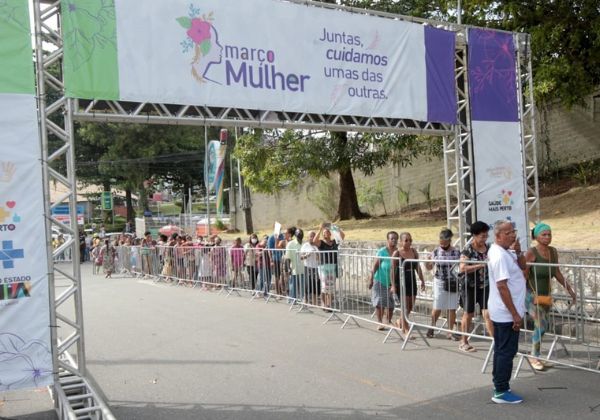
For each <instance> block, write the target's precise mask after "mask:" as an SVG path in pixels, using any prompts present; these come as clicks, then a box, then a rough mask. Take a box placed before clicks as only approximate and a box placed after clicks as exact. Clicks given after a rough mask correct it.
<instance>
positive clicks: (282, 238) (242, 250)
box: [80, 221, 576, 403]
mask: <svg viewBox="0 0 600 420" xmlns="http://www.w3.org/2000/svg"><path fill="white" fill-rule="evenodd" d="M490 228H491V227H490V226H489V225H488V224H486V223H484V222H480V221H478V222H475V223H473V224H472V225H471V226H470V234H471V238H470V240H469V241H468V243H467V245H466V246H465V247H464V249H463V250H462V251H459V250H458V249H457V248H455V247H454V246H453V245H452V238H453V233H452V231H450V230H449V229H443V230H442V231H441V232H440V234H439V245H438V246H436V247H435V248H434V249H433V251H431V252H430V253H429V254H428V255H426V256H425V257H423V256H422V255H420V254H419V253H418V252H417V250H416V249H415V248H414V247H413V246H412V236H411V234H410V233H409V232H401V233H400V234H398V233H397V232H395V231H390V232H388V234H387V237H386V239H387V241H386V245H385V246H384V247H382V248H381V249H379V250H378V251H377V254H376V257H375V259H374V264H373V267H372V269H371V270H370V275H369V276H368V278H367V279H365V280H366V281H367V287H368V289H369V290H370V291H371V300H372V305H373V307H375V314H376V318H377V321H378V329H380V330H384V329H387V328H389V327H388V326H386V323H387V324H389V325H390V326H394V327H396V328H398V329H399V330H400V331H401V332H402V335H403V336H405V335H406V334H407V333H408V332H409V326H410V324H409V322H408V319H407V317H408V316H409V315H410V313H411V312H412V310H413V307H414V305H415V302H416V298H417V296H418V294H419V293H422V292H424V291H425V279H424V270H429V271H432V272H433V282H432V292H433V301H432V310H431V325H432V327H436V326H437V323H438V320H439V318H440V316H441V315H442V312H443V311H446V320H447V324H446V325H445V326H444V328H443V331H445V336H446V337H447V338H448V339H449V340H453V341H457V342H459V349H460V350H461V351H464V352H474V351H476V349H475V348H474V347H473V346H472V345H471V344H470V342H469V337H470V336H471V329H472V326H473V317H474V315H475V313H476V307H478V308H479V310H480V312H481V314H482V317H483V320H484V326H485V330H486V333H487V334H488V335H490V336H492V337H494V343H495V352H494V373H493V376H494V387H495V388H494V394H493V397H492V400H493V401H494V402H497V403H518V402H520V401H522V399H521V398H520V397H519V396H518V395H516V394H514V393H512V391H510V388H509V385H508V381H509V379H510V372H511V370H512V359H513V358H514V355H515V354H516V352H517V344H518V337H519V331H520V328H521V326H522V322H523V318H524V316H525V313H527V314H528V316H529V317H530V319H531V320H532V321H533V334H532V337H531V346H532V348H531V356H532V357H531V358H530V360H529V362H530V364H531V366H532V367H533V368H534V369H536V370H543V369H545V368H546V365H545V363H544V362H543V360H541V359H542V358H541V352H540V343H541V340H542V337H543V335H544V333H545V332H546V329H547V326H548V313H549V310H550V308H551V306H552V297H551V284H550V282H551V279H553V278H554V279H556V280H557V281H558V282H559V283H560V284H561V285H562V286H563V287H564V288H565V289H566V291H567V292H568V293H569V294H570V296H571V298H572V302H575V300H576V294H575V292H574V290H573V288H572V287H571V285H570V284H569V283H568V282H567V281H566V279H565V277H564V276H563V274H562V273H561V271H560V269H559V268H558V266H553V264H557V263H558V253H557V251H556V249H555V248H554V247H552V246H550V243H551V241H552V231H551V229H550V226H548V225H547V224H544V223H540V224H538V225H536V226H535V228H534V229H533V231H532V237H533V239H534V240H535V241H536V244H535V246H533V247H532V248H530V249H529V250H527V251H526V252H524V253H523V252H521V248H520V242H519V240H518V238H517V236H516V231H515V229H514V227H513V224H512V223H511V222H509V221H499V222H497V223H496V224H495V225H494V226H493V234H494V241H493V242H492V243H491V244H490V243H489V242H488V239H489V236H490V235H489V232H490ZM344 238H345V233H344V232H343V231H342V230H341V229H339V228H338V227H336V226H334V225H331V224H330V223H323V224H321V226H320V227H319V229H318V230H315V231H310V232H308V235H307V236H306V237H305V235H304V231H303V230H302V229H300V228H297V227H294V226H291V227H289V228H287V229H280V230H278V231H276V232H274V233H273V234H272V235H263V236H261V237H259V236H258V235H257V234H255V233H253V234H251V235H249V237H248V239H247V241H245V243H244V242H243V241H242V239H241V238H239V237H238V238H236V239H235V241H234V242H233V244H232V245H231V246H228V247H225V246H223V243H222V241H221V238H220V237H219V236H216V235H214V236H210V237H207V238H204V237H202V236H197V237H196V239H195V240H193V239H192V237H191V236H189V235H184V234H178V233H174V234H172V235H171V236H170V237H167V236H166V235H160V236H159V237H158V239H157V240H154V239H153V238H152V235H151V234H150V232H145V233H144V236H143V237H142V238H135V237H133V236H132V235H126V234H123V235H120V236H117V237H116V239H115V240H114V242H113V243H111V241H110V240H109V239H108V238H100V235H99V234H95V235H94V236H93V237H92V238H91V240H90V241H89V244H88V242H86V241H85V240H82V239H80V242H81V243H82V244H83V245H82V246H84V245H85V246H86V247H87V246H89V252H86V253H84V252H82V255H84V256H83V258H84V259H85V258H86V257H85V255H86V254H89V258H90V260H91V261H93V262H94V265H95V266H97V267H101V268H102V270H103V272H104V274H105V277H107V278H110V277H111V275H112V273H113V272H114V271H115V261H116V259H118V258H122V259H125V260H126V261H125V262H123V261H121V266H122V267H128V269H129V270H131V271H132V272H137V273H140V274H141V275H145V276H160V277H161V278H163V279H165V280H166V281H178V282H183V283H184V284H188V285H190V286H192V285H195V284H198V283H201V284H213V285H214V284H226V283H228V284H229V285H230V286H231V287H234V288H235V287H243V288H251V289H252V290H254V291H255V293H256V296H262V297H267V296H273V295H274V296H276V297H278V298H287V299H288V301H302V302H304V303H305V304H308V305H314V306H320V307H322V308H323V309H324V310H325V311H331V310H332V308H333V307H334V299H335V292H336V282H337V279H338V278H339V276H340V268H339V266H338V248H339V246H340V242H341V240H343V239H344ZM84 239H85V238H84ZM123 250H128V253H127V254H125V253H123ZM395 307H401V308H402V311H400V316H399V317H398V318H397V319H396V320H394V319H393V318H394V308H395ZM459 307H462V309H463V314H462V319H461V320H460V328H459V329H456V328H457V327H456V324H457V322H456V321H457V320H456V311H457V309H458V308H459ZM436 329H439V328H437V327H436ZM427 337H434V328H432V329H430V330H428V331H427Z"/></svg>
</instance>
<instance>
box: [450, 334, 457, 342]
mask: <svg viewBox="0 0 600 420" xmlns="http://www.w3.org/2000/svg"><path fill="white" fill-rule="evenodd" d="M447 338H448V340H451V341H458V340H460V337H459V336H458V335H456V334H448V335H447Z"/></svg>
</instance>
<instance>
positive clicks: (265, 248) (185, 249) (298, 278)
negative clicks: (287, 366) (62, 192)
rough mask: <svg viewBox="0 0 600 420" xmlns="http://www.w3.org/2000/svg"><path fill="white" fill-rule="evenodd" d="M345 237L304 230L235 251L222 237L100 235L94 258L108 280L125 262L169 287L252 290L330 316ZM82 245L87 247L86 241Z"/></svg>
mask: <svg viewBox="0 0 600 420" xmlns="http://www.w3.org/2000/svg"><path fill="white" fill-rule="evenodd" d="M332 232H333V233H332ZM344 237H345V233H344V232H343V230H341V229H340V228H339V227H337V226H335V225H333V226H332V225H331V224H330V223H323V224H322V225H321V226H320V228H319V229H318V230H315V231H310V232H309V233H308V237H307V238H305V237H304V231H303V230H302V229H300V228H296V227H294V226H291V227H289V228H287V229H281V228H280V229H278V231H277V232H274V233H273V234H272V235H263V236H262V237H261V238H260V239H259V237H258V235H257V234H255V233H253V234H251V235H250V236H249V237H248V239H247V241H246V242H245V243H243V242H242V239H241V238H239V237H238V238H236V239H235V240H234V242H233V244H232V245H231V246H224V244H223V242H222V240H221V238H220V237H219V236H217V235H213V236H209V237H206V238H205V237H203V236H201V235H198V236H197V237H196V239H195V240H194V239H193V238H192V237H191V236H190V235H185V234H179V233H173V234H171V235H170V236H166V235H162V234H161V235H159V237H158V238H157V239H156V240H155V239H153V238H152V235H151V233H150V232H145V233H144V235H143V237H142V238H135V237H133V236H132V235H128V234H122V235H116V236H114V238H113V241H112V242H111V241H110V240H109V239H108V238H101V237H100V234H94V235H93V237H92V240H91V242H90V243H89V247H90V250H89V256H90V260H91V261H93V263H94V266H95V267H97V268H98V270H99V269H100V268H101V269H102V270H103V272H104V275H105V277H106V278H110V277H111V275H112V274H113V273H114V271H115V261H116V260H120V261H119V265H120V267H121V268H122V269H125V270H127V271H129V272H133V273H138V274H140V275H143V276H148V277H156V276H158V277H161V278H163V279H164V280H166V281H168V282H172V281H177V282H180V283H183V284H186V285H189V286H194V285H196V284H205V285H207V284H208V285H214V284H217V285H218V284H225V283H227V284H229V285H230V286H231V287H234V288H235V287H238V286H240V287H241V286H247V287H250V288H251V289H252V290H255V291H256V293H257V296H261V297H267V296H269V295H275V296H277V297H284V298H288V299H289V300H290V301H292V300H294V301H296V300H299V301H302V302H305V303H306V304H310V305H315V306H323V307H324V308H325V310H329V308H332V307H333V300H334V293H335V285H336V279H337V278H338V277H339V269H338V259H337V250H338V248H339V245H340V241H341V240H343V239H344ZM82 243H83V244H84V245H82V246H87V245H86V244H85V242H84V241H83V239H82ZM82 255H84V251H82ZM84 260H85V259H82V261H84ZM245 282H246V283H247V285H246V284H243V283H245Z"/></svg>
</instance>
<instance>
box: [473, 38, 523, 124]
mask: <svg viewBox="0 0 600 420" xmlns="http://www.w3.org/2000/svg"><path fill="white" fill-rule="evenodd" d="M515 69H516V66H515V46H514V42H513V36H512V34H510V33H505V32H498V31H493V30H487V29H470V30H469V95H470V98H471V118H472V119H473V120H475V121H512V122H515V121H519V111H518V103H517V80H516V73H515Z"/></svg>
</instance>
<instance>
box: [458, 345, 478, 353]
mask: <svg viewBox="0 0 600 420" xmlns="http://www.w3.org/2000/svg"><path fill="white" fill-rule="evenodd" d="M458 349H459V350H460V351H464V352H465V353H473V352H476V351H477V349H475V347H473V346H472V345H470V344H469V343H462V344H461V345H460V346H458Z"/></svg>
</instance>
